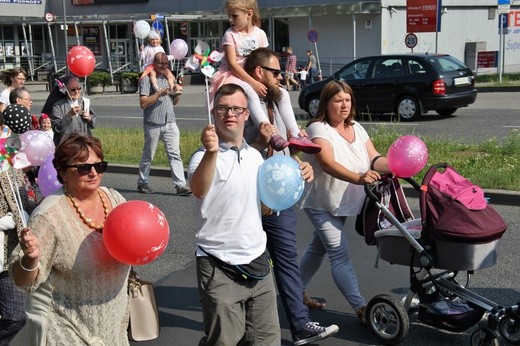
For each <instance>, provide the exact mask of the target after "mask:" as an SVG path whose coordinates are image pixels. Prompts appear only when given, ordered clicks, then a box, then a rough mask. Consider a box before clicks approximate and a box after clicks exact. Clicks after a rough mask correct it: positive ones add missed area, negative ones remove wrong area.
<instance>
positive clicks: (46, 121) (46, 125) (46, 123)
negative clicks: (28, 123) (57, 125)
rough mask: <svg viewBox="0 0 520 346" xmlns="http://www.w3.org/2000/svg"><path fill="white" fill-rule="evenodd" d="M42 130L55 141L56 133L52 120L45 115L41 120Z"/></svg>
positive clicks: (43, 114)
mask: <svg viewBox="0 0 520 346" xmlns="http://www.w3.org/2000/svg"><path fill="white" fill-rule="evenodd" d="M39 123H40V130H41V131H43V132H45V133H46V134H47V135H48V136H49V137H51V139H54V131H52V123H51V118H49V116H48V115H47V114H45V113H42V115H41V116H40V119H39Z"/></svg>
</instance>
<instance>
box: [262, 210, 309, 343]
mask: <svg viewBox="0 0 520 346" xmlns="http://www.w3.org/2000/svg"><path fill="white" fill-rule="evenodd" d="M262 225H263V228H264V231H265V232H266V233H267V249H268V250H269V255H270V256H271V259H272V260H273V264H274V277H275V279H276V285H277V287H278V294H279V295H280V299H281V300H282V304H283V307H284V310H285V314H286V315H287V319H288V320H289V326H290V329H291V333H293V334H295V333H296V332H298V331H299V330H301V329H302V328H303V326H304V325H305V323H307V322H309V321H310V318H309V309H308V308H307V305H305V304H303V289H302V283H301V280H300V269H299V267H298V252H297V249H296V213H295V212H294V210H292V209H286V210H283V211H281V212H280V214H279V215H276V214H272V215H269V216H264V217H263V218H262Z"/></svg>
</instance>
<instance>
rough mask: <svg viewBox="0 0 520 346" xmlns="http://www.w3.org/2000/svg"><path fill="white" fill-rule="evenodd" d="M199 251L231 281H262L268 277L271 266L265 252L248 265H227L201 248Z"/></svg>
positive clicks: (267, 254)
mask: <svg viewBox="0 0 520 346" xmlns="http://www.w3.org/2000/svg"><path fill="white" fill-rule="evenodd" d="M199 249H201V250H202V252H204V253H205V254H206V255H208V256H209V257H211V258H212V259H213V260H214V261H215V263H216V264H217V268H219V269H220V270H221V271H222V272H223V273H224V274H226V276H227V277H229V278H230V279H232V280H242V281H244V280H262V279H264V278H265V277H266V276H267V275H269V273H270V272H271V267H272V266H273V264H272V261H271V258H270V257H269V253H268V252H267V250H265V251H264V253H263V254H261V255H260V256H258V257H257V258H255V259H254V260H252V261H251V263H249V264H229V263H226V262H224V261H222V260H220V259H218V258H217V257H215V256H213V255H211V254H209V253H207V252H206V251H204V250H203V249H202V248H201V247H199Z"/></svg>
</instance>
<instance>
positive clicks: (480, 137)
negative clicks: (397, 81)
mask: <svg viewBox="0 0 520 346" xmlns="http://www.w3.org/2000/svg"><path fill="white" fill-rule="evenodd" d="M28 88H29V90H30V91H31V96H32V98H33V100H34V104H33V108H32V112H33V113H38V112H39V110H41V108H42V106H43V103H44V101H45V98H46V97H47V94H48V92H46V91H45V87H44V86H42V85H29V87H28ZM108 90H109V92H106V93H105V94H101V95H92V96H89V97H90V98H91V104H92V108H93V109H94V110H95V111H96V112H97V114H98V116H99V118H98V127H117V128H121V127H141V124H142V111H141V109H140V108H139V97H138V95H137V94H125V95H121V94H119V93H116V92H115V89H114V87H111V88H109V89H108ZM298 94H299V93H298V92H291V93H290V95H291V101H292V104H293V108H294V111H295V114H296V116H297V117H298V118H299V119H305V118H306V114H305V113H304V112H303V111H302V110H301V109H299V108H298V102H297V98H298ZM205 102H206V94H205V92H204V86H200V85H187V86H185V87H184V95H183V96H182V98H181V101H180V102H179V104H178V106H177V107H176V115H177V122H178V124H179V127H180V128H181V129H194V130H200V129H202V128H203V127H204V126H205V125H207V123H208V120H207V119H208V114H207V111H206V108H205V106H204V105H205ZM358 120H360V122H361V123H362V124H363V126H364V127H366V128H371V127H383V128H387V129H390V130H391V131H394V130H395V131H396V132H398V133H402V134H416V135H425V136H428V137H433V138H444V139H448V140H456V141H461V142H464V143H479V142H484V141H487V140H489V139H490V138H496V139H497V140H499V141H500V140H502V139H503V138H504V137H505V136H506V135H507V134H508V133H509V132H510V131H512V130H520V92H494V93H485V92H482V93H479V95H478V97H477V101H476V103H474V104H472V105H470V106H469V107H466V108H460V109H459V110H457V112H456V113H455V114H454V115H453V116H450V117H440V116H438V115H437V114H436V113H434V112H430V113H428V114H427V115H425V116H423V117H422V118H421V119H420V120H418V121H413V122H399V121H395V119H392V118H391V117H390V116H388V115H386V116H368V115H360V116H359V117H358Z"/></svg>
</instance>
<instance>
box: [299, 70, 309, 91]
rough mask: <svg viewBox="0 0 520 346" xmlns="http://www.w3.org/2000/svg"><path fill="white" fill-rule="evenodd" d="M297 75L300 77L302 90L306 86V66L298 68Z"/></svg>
mask: <svg viewBox="0 0 520 346" xmlns="http://www.w3.org/2000/svg"><path fill="white" fill-rule="evenodd" d="M298 74H299V75H300V89H303V88H304V87H305V85H307V84H306V83H307V75H308V74H309V72H307V66H300V67H299V68H298Z"/></svg>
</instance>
